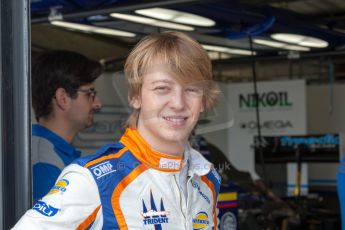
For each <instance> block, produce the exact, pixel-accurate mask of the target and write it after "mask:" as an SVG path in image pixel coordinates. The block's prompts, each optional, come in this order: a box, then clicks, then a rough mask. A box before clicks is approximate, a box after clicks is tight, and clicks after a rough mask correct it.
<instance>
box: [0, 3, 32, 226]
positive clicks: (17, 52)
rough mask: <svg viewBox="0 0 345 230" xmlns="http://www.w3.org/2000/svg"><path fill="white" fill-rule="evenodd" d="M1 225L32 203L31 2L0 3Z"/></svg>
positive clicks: (12, 221)
mask: <svg viewBox="0 0 345 230" xmlns="http://www.w3.org/2000/svg"><path fill="white" fill-rule="evenodd" d="M0 29H1V33H0V34H1V38H0V42H1V46H0V50H1V53H0V61H1V65H0V70H1V72H0V79H1V81H0V87H1V94H0V106H1V109H0V111H1V114H0V128H1V129H0V132H1V134H0V137H1V139H0V147H1V157H0V160H1V164H0V169H1V173H0V176H1V178H0V180H1V186H2V191H1V197H0V200H1V202H0V206H1V207H0V208H1V209H0V212H1V213H0V226H1V227H0V228H1V229H10V228H11V227H12V226H13V225H14V224H15V222H16V221H17V220H18V219H19V218H20V217H21V216H22V215H23V213H24V212H25V211H26V210H27V209H28V208H29V207H30V206H31V160H30V136H31V135H30V134H31V119H30V107H31V106H30V59H31V58H30V1H29V0H1V2H0Z"/></svg>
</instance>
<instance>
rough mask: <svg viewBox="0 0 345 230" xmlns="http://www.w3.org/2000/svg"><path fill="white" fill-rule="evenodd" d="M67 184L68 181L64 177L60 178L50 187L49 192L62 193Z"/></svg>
mask: <svg viewBox="0 0 345 230" xmlns="http://www.w3.org/2000/svg"><path fill="white" fill-rule="evenodd" d="M68 185H69V181H68V180H66V179H61V180H59V181H58V182H56V184H55V185H54V186H53V187H52V188H51V189H50V191H49V193H48V195H49V194H55V193H58V192H61V193H64V192H65V191H66V189H67V188H66V187H67V186H68Z"/></svg>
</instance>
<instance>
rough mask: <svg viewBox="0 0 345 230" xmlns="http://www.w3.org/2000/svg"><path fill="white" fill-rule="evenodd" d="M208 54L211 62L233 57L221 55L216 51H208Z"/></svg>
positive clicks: (226, 54) (225, 54)
mask: <svg viewBox="0 0 345 230" xmlns="http://www.w3.org/2000/svg"><path fill="white" fill-rule="evenodd" d="M207 54H208V56H209V58H210V59H211V60H220V59H229V58H231V55H230V54H228V53H219V52H216V51H208V52H207Z"/></svg>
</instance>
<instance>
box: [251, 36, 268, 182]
mask: <svg viewBox="0 0 345 230" xmlns="http://www.w3.org/2000/svg"><path fill="white" fill-rule="evenodd" d="M248 38H249V46H250V51H251V57H252V74H253V86H254V98H255V102H256V106H255V113H256V122H257V130H258V140H257V141H258V142H257V143H255V145H256V144H257V145H256V146H257V147H258V150H259V155H260V164H261V167H262V178H261V179H262V181H263V183H264V184H265V187H266V188H268V187H267V185H268V184H267V181H266V180H267V176H266V166H265V160H264V154H263V148H262V135H261V120H260V108H259V106H260V105H259V94H258V87H257V78H256V66H255V54H254V49H253V39H252V36H251V35H249V36H248Z"/></svg>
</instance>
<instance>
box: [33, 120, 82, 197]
mask: <svg viewBox="0 0 345 230" xmlns="http://www.w3.org/2000/svg"><path fill="white" fill-rule="evenodd" d="M31 153H32V154H31V160H32V165H33V200H34V201H37V200H39V199H40V198H42V197H43V196H44V195H46V194H47V193H48V192H49V190H50V188H51V187H52V186H53V185H54V183H55V181H56V179H57V178H58V176H59V175H60V173H61V171H62V169H63V168H64V167H65V166H67V165H69V164H70V163H71V162H72V161H73V160H74V159H76V158H78V157H80V151H78V150H76V149H75V148H74V147H73V146H72V145H71V144H70V143H68V142H66V141H65V140H64V139H63V138H61V137H60V136H59V135H57V134H55V133H54V132H52V131H50V130H49V129H47V128H45V127H43V126H41V125H39V124H34V125H33V126H32V139H31Z"/></svg>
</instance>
